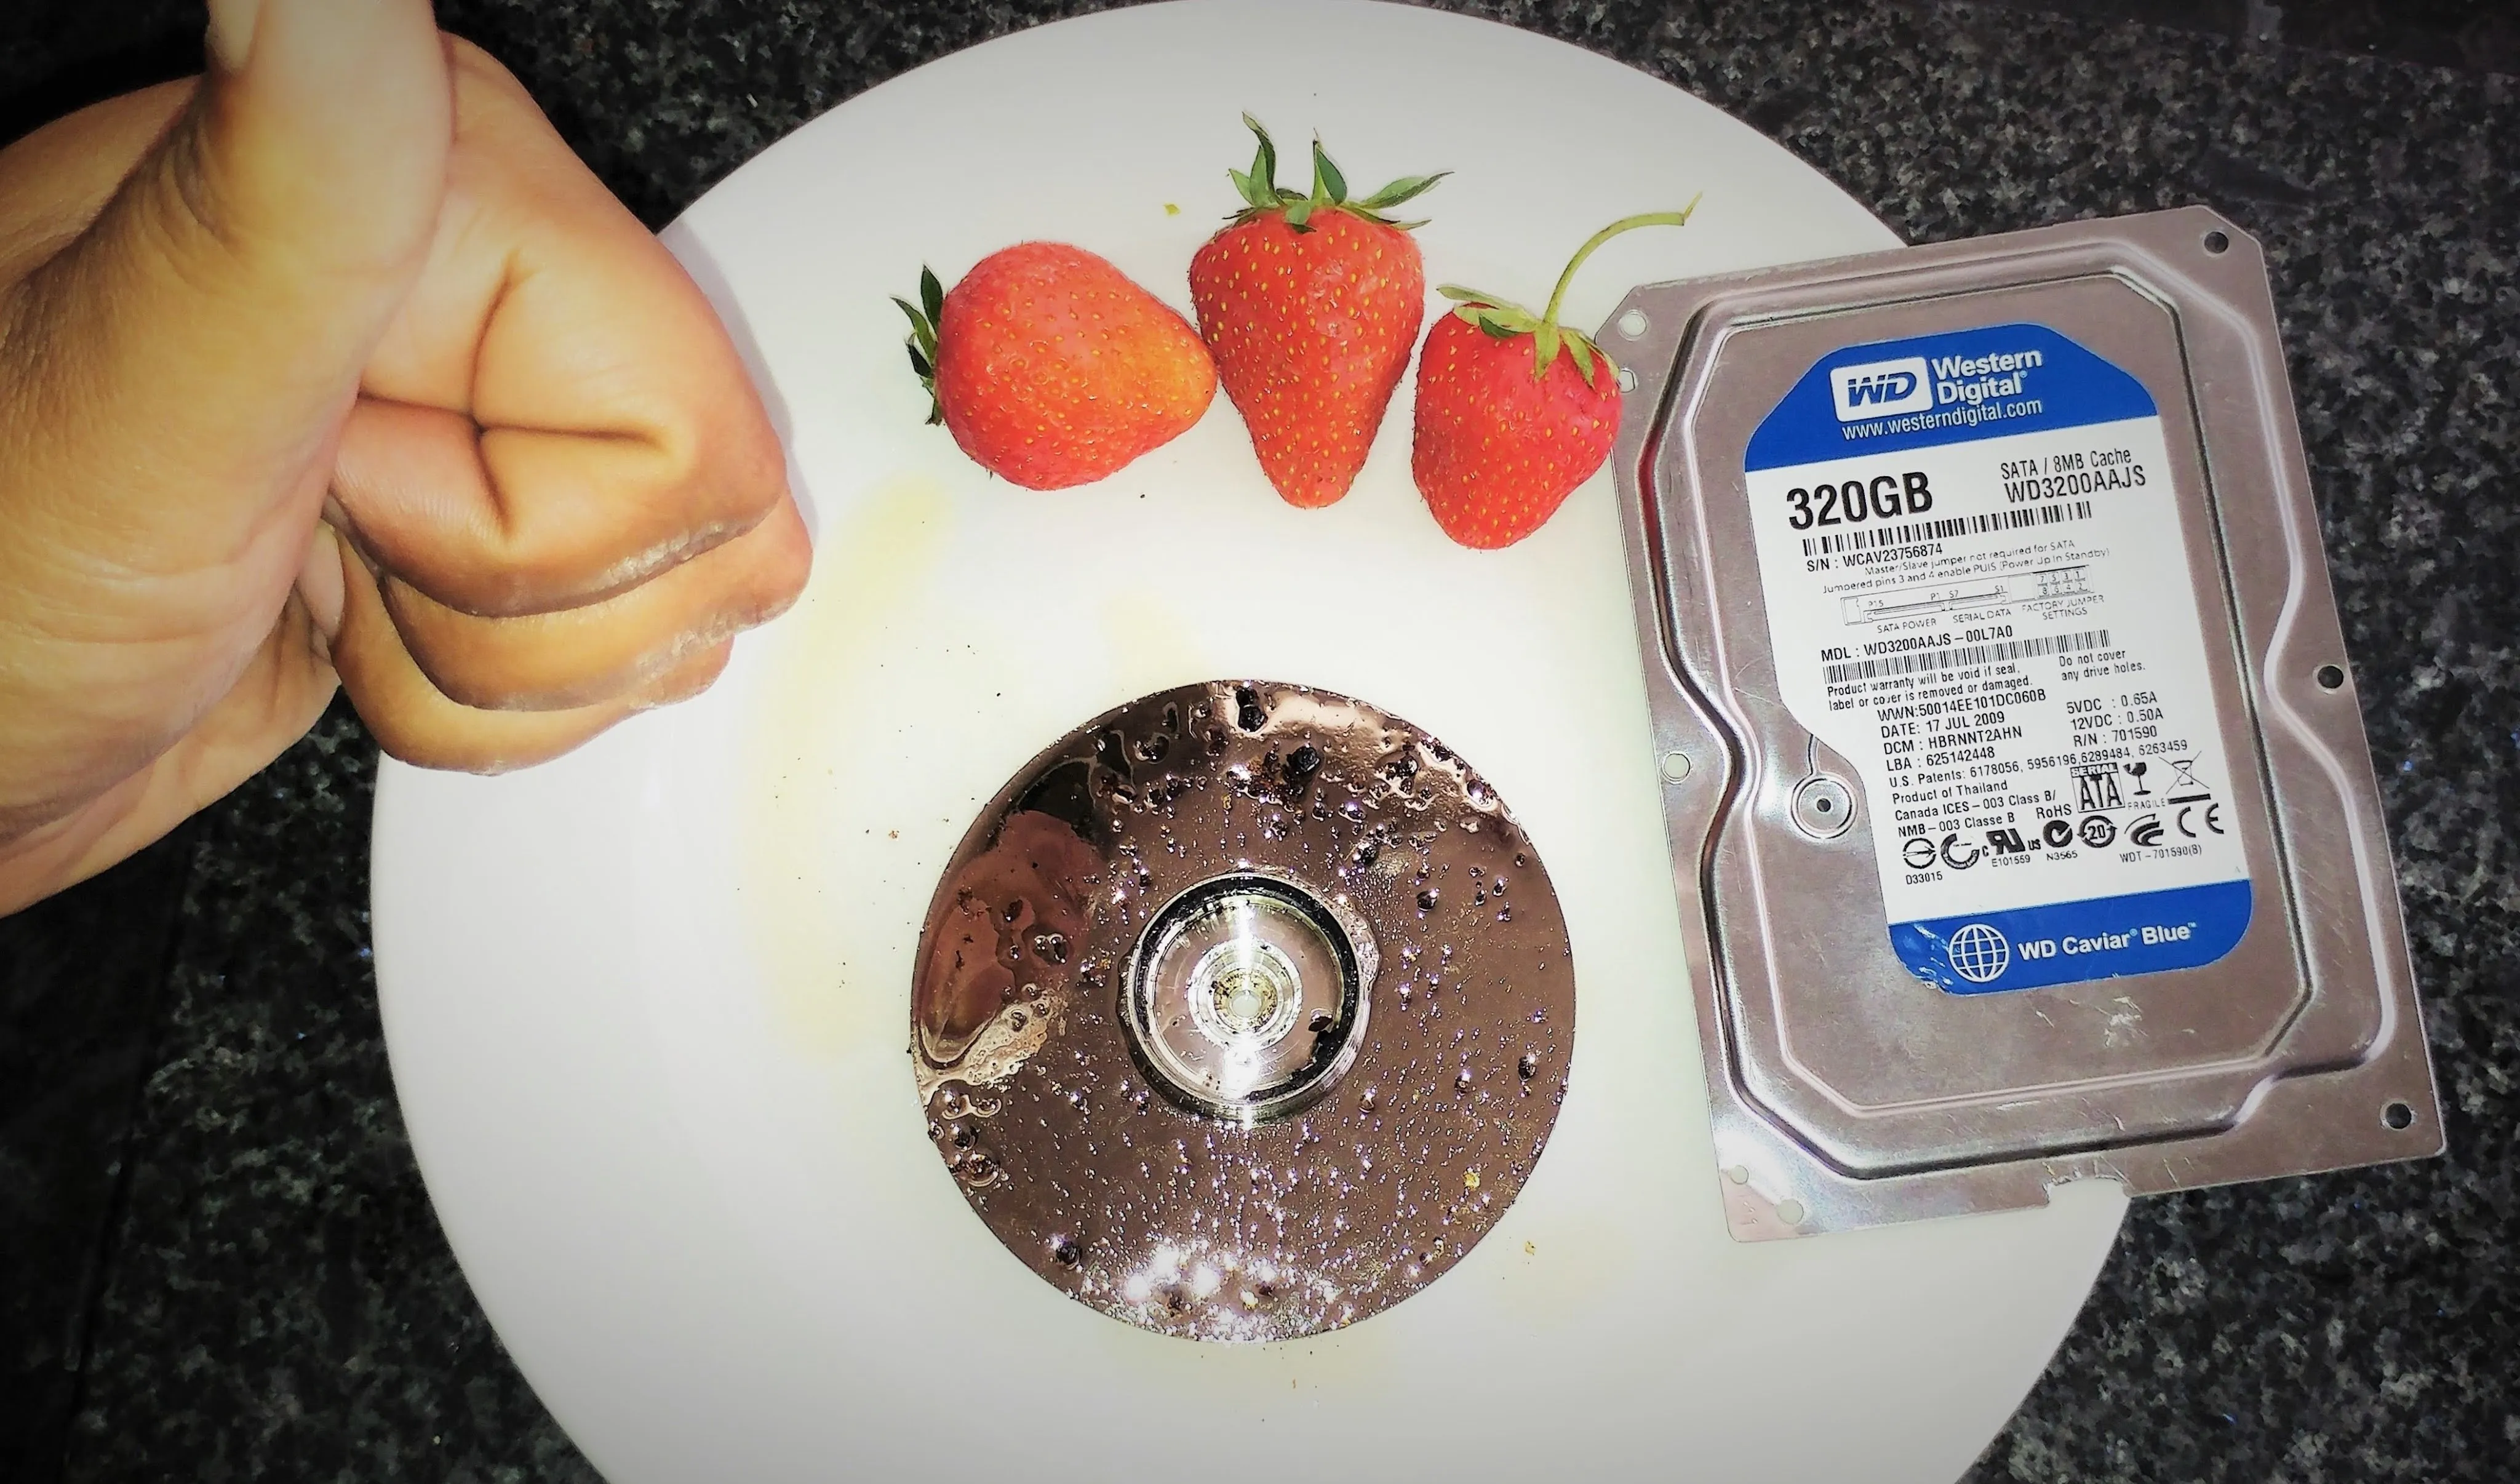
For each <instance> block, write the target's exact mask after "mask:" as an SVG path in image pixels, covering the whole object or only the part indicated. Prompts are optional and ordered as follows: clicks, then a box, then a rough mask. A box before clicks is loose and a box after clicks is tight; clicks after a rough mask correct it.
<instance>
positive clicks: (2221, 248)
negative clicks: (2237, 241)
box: [2205, 232, 2231, 252]
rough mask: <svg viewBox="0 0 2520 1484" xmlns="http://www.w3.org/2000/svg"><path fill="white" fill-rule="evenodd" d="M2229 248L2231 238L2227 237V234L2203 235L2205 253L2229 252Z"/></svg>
mask: <svg viewBox="0 0 2520 1484" xmlns="http://www.w3.org/2000/svg"><path fill="white" fill-rule="evenodd" d="M2230 247H2231V238H2230V235H2229V234H2228V233H2224V232H2208V233H2206V234H2205V250H2206V251H2208V252H2227V251H2228V250H2230Z"/></svg>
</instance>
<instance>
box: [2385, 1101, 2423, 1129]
mask: <svg viewBox="0 0 2520 1484" xmlns="http://www.w3.org/2000/svg"><path fill="white" fill-rule="evenodd" d="M2380 1121H2381V1122H2382V1123H2385V1124H2387V1125H2388V1126H2389V1127H2391V1128H2393V1129H2403V1128H2408V1127H2410V1126H2412V1125H2413V1123H2414V1121H2415V1110H2414V1109H2413V1108H2411V1107H2408V1105H2407V1104H2405V1103H2403V1102H2392V1103H2390V1104H2389V1105H2388V1106H2387V1107H2385V1108H2382V1109H2381V1110H2380Z"/></svg>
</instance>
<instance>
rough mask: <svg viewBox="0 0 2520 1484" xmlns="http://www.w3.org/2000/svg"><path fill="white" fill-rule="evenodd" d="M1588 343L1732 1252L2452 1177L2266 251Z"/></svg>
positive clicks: (1766, 278)
mask: <svg viewBox="0 0 2520 1484" xmlns="http://www.w3.org/2000/svg"><path fill="white" fill-rule="evenodd" d="M1601 340H1602V343H1603V345H1604V346H1605V347H1606V348H1608V349H1609V350H1610V351H1611V353H1612V354H1613V355H1614V356H1616V357H1617V358H1618V359H1619V361H1620V362H1621V364H1622V365H1623V366H1625V367H1627V368H1629V370H1628V371H1627V372H1625V373H1623V378H1622V380H1623V383H1628V384H1627V390H1626V405H1625V409H1624V411H1625V416H1624V418H1623V420H1622V422H1623V427H1622V431H1621V434H1620V440H1619V444H1618V447H1617V449H1616V450H1615V452H1614V454H1613V457H1612V463H1613V468H1614V469H1615V471H1616V472H1617V477H1618V481H1619V489H1620V500H1621V507H1622V518H1623V521H1624V524H1625V528H1626V536H1627V547H1628V561H1629V572H1630V579H1631V587H1632V590H1633V593H1634V595H1635V599H1636V609H1637V622H1638V631H1639V634H1640V637H1641V640H1642V651H1643V658H1644V664H1645V682H1646V693H1647V697H1648V700H1649V704H1650V709H1651V712H1652V718H1653V727H1654V743H1655V745H1656V746H1657V748H1658V749H1659V750H1660V752H1661V754H1662V757H1663V766H1662V777H1663V779H1664V789H1663V805H1664V814H1665V821H1666V825H1667V828H1668V832H1669V837H1670V842H1671V847H1672V863H1673V880H1674V884H1675V886H1676V887H1677V888H1678V892H1679V895H1680V898H1681V901H1682V904H1683V918H1684V930H1685V934H1686V937H1687V941H1688V953H1689V963H1688V974H1689V977H1690V979H1691V981H1692V988H1693V990H1694V993H1695V998H1696V1002H1697V1012H1698V1025H1699V1036H1700V1040H1701V1043H1702V1047H1703V1051H1704V1057H1705V1067H1706V1078H1707V1094H1708V1103H1709V1108H1710V1111H1711V1114H1712V1121H1713V1133H1714V1138H1715V1143H1716V1147H1717V1154H1718V1160H1717V1163H1718V1167H1719V1169H1720V1170H1721V1171H1722V1175H1721V1177H1720V1179H1719V1182H1718V1184H1719V1188H1720V1189H1721V1191H1722V1193H1723V1198H1724V1203H1725V1210H1726V1213H1727V1218H1728V1221H1729V1223H1730V1226H1731V1228H1732V1231H1733V1235H1734V1236H1735V1237H1738V1238H1740V1239H1743V1240H1754V1239H1764V1238H1770V1237H1789V1236H1802V1235H1810V1234H1814V1233H1820V1232H1827V1231H1835V1230H1841V1229H1847V1228H1854V1227H1863V1226H1870V1225H1876V1224H1881V1223H1887V1222H1896V1221H1906V1220H1913V1219H1918V1218H1923V1217H1930V1216H1940V1215H1949V1214H1957V1213H1962V1212H1971V1211H1984V1210H1998V1209H2005V1208H2012V1207H2021V1206H2035V1205H2040V1204H2043V1203H2044V1202H2045V1200H2046V1192H2047V1190H2048V1188H2049V1187H2051V1186H2054V1185H2057V1184H2060V1183H2062V1182H2066V1181H2072V1180H2080V1179H2090V1178H2108V1179H2114V1180H2117V1181H2119V1182H2121V1183H2122V1184H2123V1185H2124V1186H2125V1187H2126V1188H2127V1189H2128V1191H2129V1192H2131V1193H2146V1192H2161V1191H2171V1190H2182V1189H2187V1188H2192V1187H2197V1186H2206V1185H2216V1184H2223V1183H2228V1182H2232V1181H2241V1180H2254V1179H2263V1178H2269V1177H2273V1176H2280V1175H2288V1174H2299V1173H2307V1172H2311V1171H2318V1170H2327V1169H2335V1168H2342V1167H2346V1166H2351V1165H2358V1164H2365V1163H2372V1162H2377V1161H2382V1160H2389V1159H2398V1158H2408V1157H2420V1156H2425V1155H2430V1154H2435V1153H2438V1152H2440V1150H2441V1148H2442V1134H2441V1121H2440V1115H2439V1110H2438V1103H2437V1100H2436V1098H2435V1095H2434V1091H2433V1085H2432V1075H2431V1065H2430V1061H2429V1058H2428V1057H2427V1054H2426V1049H2425V1044H2424V1036H2423V1030H2422V1021H2421V1018H2420V1014H2419V1012H2418V1010H2417V1006H2416V998H2415V989H2414V982H2413V975H2412V969H2411V966H2410V964H2409V962H2408V953H2407V946H2406V936H2405V928H2404V925H2403V923H2402V922H2401V919H2400V915H2399V905H2398V897H2397V889H2396V881H2395V877H2394V874H2393V872H2392V868H2391V863H2390V857H2389V847H2388V838H2387V833H2386V831H2385V828H2384V825H2383V821H2382V817H2381V812H2380V805H2379V798H2378V790H2377V787H2376V785H2375V783H2374V781H2373V778H2372V773H2371V767H2370V760H2369V754H2368V751H2367V750H2366V744H2365V742H2364V739H2363V725H2362V717H2361V713H2360V711H2359V709H2358V702H2357V698H2356V694H2355V689H2354V686H2353V683H2352V679H2351V675H2350V671H2349V670H2348V669H2347V668H2346V655H2345V652H2344V648H2343V640H2342V636H2341V633H2340V631H2339V628H2338V623H2337V618H2336V609H2335V601H2334V597H2333V594H2332V592H2331V590H2330V588H2329V584H2328V579H2327V569H2326V563H2325V560H2324V557H2323V555H2322V552H2321V548H2320V542H2319V529H2318V517H2317V514H2316V511H2315V510H2314V507H2313V504H2312V499H2311V491H2310V484H2309V478H2308V471H2307V467H2306V464H2305V460H2304V457H2303V454H2302V449H2301V438H2300V432H2299V429H2298V427H2297V426H2296V424H2295V421H2294V417H2293V411H2292V402H2291V393H2290V389H2289V386H2288V383H2287V381H2286V377H2285V372H2284V364H2283V357H2282V350H2281V346H2280V343H2279V340H2278V337H2277V331H2276V325H2275V318H2274V306H2273V298H2272V296H2271V294H2270V292H2269V289H2268V285H2267V280H2266V271H2265V265H2264V260H2263V258H2262V257H2261V255H2260V253H2259V251H2258V249H2257V247H2256V245H2255V244H2254V243H2253V242H2252V241H2251V240H2250V239H2249V238H2248V237H2247V236H2246V235H2245V234H2243V233H2242V232H2240V231H2239V230H2238V229H2237V228H2235V227H2233V226H2232V225H2230V224H2229V223H2228V222H2226V221H2224V220H2223V219H2221V218H2220V217H2218V216H2216V215H2215V214H2214V213H2212V212H2210V211H2207V210H2205V209H2202V208H2194V207H2191V208H2184V209H2181V210H2175V211H2166V212H2159V213H2154V214H2150V215H2142V216H2134V217H2126V218H2120V219H2115V220H2106V221H2095V222H2085V223H2078V224H2073V225H2068V226H2060V227H2052V228H2043V229H2040V230H2036V231H2030V232H2023V233H2016V234H2012V235H2008V236H2002V237H1994V238H1987V239H1981V240H1978V241H1974V242H1963V243H1953V244H1945V245H1941V246H1935V247H1918V248H1912V249H1904V250H1898V251H1891V252H1883V253H1876V254H1869V255H1866V256H1862V257H1855V258H1844V259H1838V260H1834V261H1828V262H1821V263H1813V264H1806V265H1799V266H1794V267H1788V268H1783V269H1777V270H1771V271H1765V272H1757V273H1748V274H1741V275H1734V276H1730V277H1723V278H1714V279H1706V280H1698V281H1692V282H1687V283H1674V284H1662V285H1654V286H1648V287H1644V288H1641V289H1639V290H1637V291H1635V292H1633V293H1631V294H1630V295H1629V296H1628V298H1627V299H1626V301H1625V302H1623V303H1622V304H1621V306H1620V308H1619V310H1618V311H1617V312H1616V313H1614V314H1613V315H1612V317H1611V320H1610V322H1609V324H1608V325H1607V326H1606V327H1605V328H1604V331H1603V334H1602V337H1601ZM1831 517H1834V518H1831ZM2138 764H2140V765H2141V766H2138Z"/></svg>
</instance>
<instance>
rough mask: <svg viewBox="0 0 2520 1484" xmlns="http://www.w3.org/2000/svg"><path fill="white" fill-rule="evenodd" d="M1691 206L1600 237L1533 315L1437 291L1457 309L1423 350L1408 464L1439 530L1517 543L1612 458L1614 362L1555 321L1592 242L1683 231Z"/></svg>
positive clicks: (1621, 224) (1467, 538)
mask: <svg viewBox="0 0 2520 1484" xmlns="http://www.w3.org/2000/svg"><path fill="white" fill-rule="evenodd" d="M1695 207H1696V202H1690V203H1689V206H1688V209H1685V210H1680V211H1657V212H1653V213H1651V214H1649V215H1645V216H1631V217H1628V218H1627V219H1625V220H1624V221H1618V222H1614V223H1612V224H1611V225H1609V226H1607V227H1604V228H1602V229H1601V230H1600V231H1599V232H1597V233H1595V234H1594V235H1593V240H1592V241H1590V242H1588V243H1586V244H1585V245H1584V246H1583V247H1582V248H1581V249H1580V250H1578V251H1577V252H1576V254H1575V259H1574V261H1572V262H1570V263H1568V264H1567V265H1566V271H1565V272H1564V273H1562V274H1560V275H1558V279H1557V289H1556V292H1553V293H1551V294H1550V295H1549V309H1548V311H1547V312H1546V313H1544V314H1542V315H1540V316H1538V317H1537V318H1535V317H1533V315H1532V312H1531V311H1530V310H1528V309H1525V308H1523V307H1522V306H1521V305H1519V304H1514V303H1510V302H1508V301H1507V300H1505V299H1501V298H1498V297H1497V296H1496V295H1494V294H1490V293H1480V292H1476V291H1474V290H1469V289H1463V288H1458V287H1456V286H1453V285H1450V284H1447V285H1445V286H1444V288H1443V289H1442V290H1441V291H1440V292H1442V293H1443V295H1444V296H1445V297H1446V298H1449V299H1453V300H1456V301H1457V302H1458V303H1459V304H1460V307H1459V308H1457V309H1455V310H1453V311H1452V312H1451V313H1449V314H1446V315H1443V316H1441V317H1439V318H1438V319H1437V320H1436V321H1435V324H1434V328H1432V329H1430V330H1428V331H1427V332H1426V348H1425V349H1424V350H1423V351H1422V352H1421V353H1419V355H1418V427H1417V433H1416V438H1415V440H1414V443H1413V445H1412V447H1411V450H1410V459H1409V470H1410V472H1411V473H1413V474H1415V475H1416V476H1417V479H1418V493H1419V494H1422V495H1424V496H1425V497H1426V508H1427V509H1428V510H1430V511H1432V512H1434V515H1435V523H1436V524H1438V525H1440V526H1442V527H1443V528H1444V534H1446V535H1448V536H1450V537H1452V538H1453V539H1454V540H1456V541H1458V542H1460V543H1461V544H1462V545H1463V546H1470V547H1479V548H1482V549H1493V548H1496V547H1501V546H1511V545H1513V544H1514V543H1515V542H1517V541H1519V540H1521V539H1522V538H1523V537H1525V536H1528V535H1530V534H1531V533H1532V532H1533V531H1536V530H1538V529H1540V527H1541V526H1542V525H1544V524H1546V523H1548V520H1549V517H1551V516H1553V515H1555V514H1557V507H1558V506H1560V505H1562V504H1564V503H1565V501H1566V497H1567V496H1568V495H1569V494H1571V493H1573V492H1574V489H1575V486H1577V485H1578V484H1581V483H1583V482H1584V481H1585V480H1587V479H1589V478H1591V477H1592V476H1593V472H1594V471H1595V470H1597V469H1599V468H1600V467H1601V461H1602V460H1604V459H1606V458H1608V457H1609V456H1610V444H1611V443H1612V442H1613V441H1614V440H1616V439H1617V437H1618V435H1619V371H1618V368H1617V367H1616V366H1613V365H1612V364H1610V358H1609V357H1608V356H1607V355H1605V354H1603V353H1602V351H1601V348H1600V347H1599V346H1598V345H1596V344H1594V343H1593V342H1592V341H1591V340H1590V339H1587V338H1586V337H1584V336H1582V335H1580V334H1578V333H1577V332H1575V331H1572V330H1568V329H1566V328H1564V327H1563V326H1561V325H1559V324H1558V323H1557V306H1558V304H1559V303H1560V302H1561V301H1562V300H1563V299H1564V298H1565V297H1566V286H1567V285H1568V284H1569V283H1571V282H1573V280H1574V278H1575V270H1576V269H1577V268H1579V267H1581V266H1583V263H1584V259H1586V258H1588V257H1590V256H1592V255H1593V249H1594V248H1596V247H1600V246H1601V245H1602V244H1603V243H1605V242H1608V241H1609V240H1610V239H1611V238H1613V237H1616V236H1618V235H1619V234H1620V233H1622V232H1625V231H1627V230H1629V229H1630V228H1632V227H1644V226H1655V225H1661V226H1671V227H1677V226H1681V225H1683V224H1685V223H1686V222H1687V221H1688V211H1689V210H1693V209H1695ZM1561 350H1562V351H1564V352H1565V354H1564V355H1562V356H1561V355H1559V354H1558V352H1559V351H1561Z"/></svg>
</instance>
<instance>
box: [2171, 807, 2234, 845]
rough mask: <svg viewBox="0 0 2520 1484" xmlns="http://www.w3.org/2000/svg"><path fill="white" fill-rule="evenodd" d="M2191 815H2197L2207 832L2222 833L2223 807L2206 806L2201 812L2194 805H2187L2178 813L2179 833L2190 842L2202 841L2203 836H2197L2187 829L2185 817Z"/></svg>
mask: <svg viewBox="0 0 2520 1484" xmlns="http://www.w3.org/2000/svg"><path fill="white" fill-rule="evenodd" d="M2191 814H2194V815H2198V816H2199V817H2200V820H2201V823H2203V825H2204V826H2205V828H2206V829H2207V830H2209V831H2212V832H2214V833H2216V834H2221V833H2223V806H2222V805H2221V804H2207V805H2206V806H2205V807H2204V808H2203V809H2201V810H2200V809H2198V808H2197V807H2196V806H2195V805H2194V804H2189V805H2187V806H2186V807H2185V808H2183V809H2182V810H2180V811H2179V819H2178V825H2179V832H2180V833H2182V834H2183V835H2185V836H2187V837H2188V838H2189V839H2191V840H2196V839H2203V838H2204V836H2203V835H2201V834H2198V833H2197V832H2195V831H2193V830H2190V829H2188V828H2187V817H2188V816H2189V815H2191Z"/></svg>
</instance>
